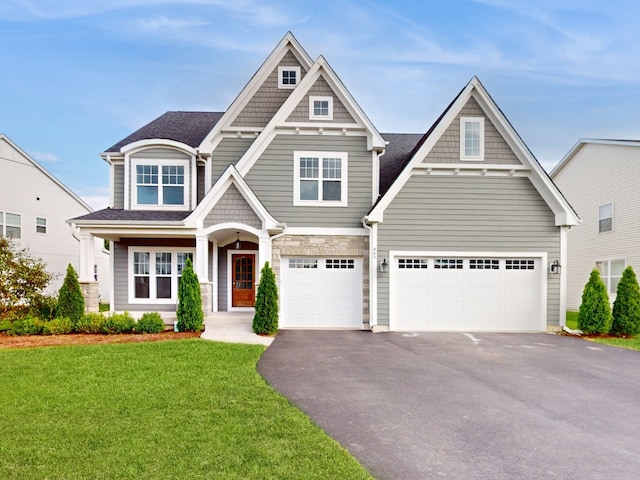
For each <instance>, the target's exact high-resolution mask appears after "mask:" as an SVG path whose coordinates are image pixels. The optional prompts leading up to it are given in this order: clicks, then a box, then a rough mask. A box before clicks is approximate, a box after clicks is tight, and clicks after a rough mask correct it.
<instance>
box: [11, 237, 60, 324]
mask: <svg viewBox="0 0 640 480" xmlns="http://www.w3.org/2000/svg"><path fill="white" fill-rule="evenodd" d="M50 280H51V274H50V273H49V272H47V270H46V265H45V264H44V262H42V260H40V259H36V258H34V257H32V256H31V254H30V253H29V250H28V249H27V248H20V247H19V246H18V244H17V243H16V242H14V241H13V240H11V239H8V238H5V237H0V317H2V316H3V315H5V314H7V313H9V312H16V313H17V312H18V311H20V310H26V309H27V308H39V307H40V306H41V305H42V303H43V301H44V298H45V296H44V290H45V289H46V288H47V285H49V281H50Z"/></svg>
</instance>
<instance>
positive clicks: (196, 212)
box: [70, 33, 578, 331]
mask: <svg viewBox="0 0 640 480" xmlns="http://www.w3.org/2000/svg"><path fill="white" fill-rule="evenodd" d="M102 158H103V159H104V160H105V161H106V162H107V163H108V164H109V166H110V169H111V204H110V208H108V209H105V210H101V211H98V212H94V213H91V214H88V215H84V216H81V217H77V218H74V219H72V220H70V222H71V223H73V224H74V225H76V226H77V227H78V228H79V230H80V232H81V236H80V238H81V241H82V242H86V243H87V245H88V244H89V242H91V241H92V238H93V237H94V236H97V237H99V238H104V239H108V240H110V241H111V245H112V247H111V251H112V252H113V257H112V271H113V282H112V285H111V289H112V296H111V299H112V304H111V306H112V309H113V310H117V311H121V310H128V311H132V312H136V311H137V312H142V311H150V310H156V311H164V312H174V311H175V309H176V296H177V295H176V294H177V286H178V281H179V278H180V274H181V271H182V268H183V266H184V263H185V261H186V259H187V258H192V259H193V262H194V266H195V270H196V273H197V274H198V277H199V279H200V282H201V285H202V291H203V306H204V309H205V312H206V313H207V314H209V315H210V314H213V312H222V311H227V312H232V311H251V310H252V308H253V303H254V298H255V290H256V283H257V282H258V280H259V279H258V275H259V271H260V269H261V267H262V265H263V264H264V263H265V262H266V261H269V262H270V264H271V265H272V266H273V268H274V270H275V273H276V277H277V281H278V286H279V291H280V310H281V315H280V327H281V328H351V329H371V330H373V331H385V330H398V331H402V330H469V331H473V330H503V331H505V330H506V331H510V330H520V331H544V330H546V329H548V328H557V327H558V326H559V325H561V324H562V323H563V322H564V315H563V313H562V312H563V311H564V308H565V305H564V301H563V298H564V291H563V290H562V285H563V282H562V281H561V279H562V275H563V273H562V269H556V268H554V267H553V265H557V264H558V262H559V263H562V262H563V258H564V256H565V255H566V252H565V247H566V231H567V228H568V227H570V226H571V225H575V224H577V223H578V218H577V215H576V214H575V213H574V211H573V210H572V209H571V207H570V206H569V204H568V203H567V202H566V200H565V199H564V197H563V196H562V195H561V194H560V192H559V191H558V190H557V189H556V187H555V186H554V185H553V183H552V182H551V181H550V179H549V178H548V176H547V175H546V173H545V172H544V171H543V169H542V168H541V167H540V165H539V164H538V162H537V161H536V160H535V158H534V157H533V156H532V154H531V153H530V152H529V150H528V149H527V147H526V146H525V145H524V143H523V142H522V140H521V139H520V137H519V136H518V135H517V133H516V132H515V131H514V129H513V127H512V126H511V125H510V124H509V122H508V121H507V119H506V118H505V117H504V115H503V114H502V112H501V111H500V109H499V108H498V107H497V106H496V105H495V103H494V102H493V100H492V99H491V97H490V96H489V94H488V93H487V92H486V90H485V89H484V87H483V86H482V84H481V83H480V82H479V81H478V79H477V78H473V79H472V80H471V81H470V82H469V83H468V84H467V85H466V86H465V87H464V89H463V90H462V91H461V92H460V93H459V95H458V96H457V97H456V98H455V99H454V100H453V102H452V103H451V104H450V105H449V106H448V107H447V108H446V110H445V111H444V112H443V114H442V115H441V116H440V118H438V120H437V121H436V122H435V124H434V125H433V126H432V127H431V128H430V129H429V131H428V132H427V133H426V134H425V135H415V134H381V133H379V132H378V131H377V130H376V128H375V126H374V125H373V124H372V123H371V121H370V120H369V119H368V118H367V116H366V115H365V113H364V112H363V111H362V109H361V108H360V106H359V105H358V103H357V102H356V101H355V100H354V98H353V97H352V96H351V94H350V93H349V91H348V90H347V89H346V87H345V86H344V85H343V84H342V82H341V81H340V79H339V78H338V76H337V75H336V73H335V72H334V71H333V70H332V69H331V67H330V66H329V64H328V63H327V61H326V60H325V58H324V57H322V56H320V57H319V58H318V59H317V60H315V61H314V60H312V59H311V58H310V57H309V55H308V54H307V53H306V52H305V51H304V50H303V49H302V47H301V46H300V45H299V43H298V42H297V40H296V39H295V38H294V37H293V35H291V34H290V33H289V34H287V35H286V36H285V37H284V38H283V39H282V40H281V42H280V43H279V44H278V45H277V46H276V48H275V49H274V50H273V52H272V53H271V54H270V55H269V56H268V58H267V59H266V60H265V62H264V63H263V64H262V66H261V67H260V69H259V70H258V72H257V73H256V74H255V75H254V76H253V77H252V78H251V79H250V81H249V83H248V84H247V85H246V86H245V87H244V89H243V90H242V91H241V92H240V94H239V95H238V97H237V98H236V99H235V100H234V101H233V103H232V104H231V105H230V106H229V108H228V109H227V110H226V111H225V112H168V113H166V114H164V115H162V116H161V117H159V118H157V119H156V120H153V121H152V122H151V123H149V124H148V125H146V126H144V127H142V128H141V129H140V130H138V131H136V132H134V133H132V134H131V135H130V136H128V137H127V138H125V139H123V140H121V141H119V142H117V143H116V144H115V145H113V146H111V147H110V148H108V149H107V150H106V151H105V152H104V153H102ZM82 251H83V252H84V255H85V260H84V262H81V265H84V267H81V269H82V271H81V280H82V279H90V275H89V274H90V270H89V267H88V266H89V265H91V264H92V259H91V258H90V256H91V252H90V249H88V248H85V249H83V250H82ZM550 265H551V270H550Z"/></svg>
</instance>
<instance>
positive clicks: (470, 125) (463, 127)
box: [460, 117, 484, 160]
mask: <svg viewBox="0 0 640 480" xmlns="http://www.w3.org/2000/svg"><path fill="white" fill-rule="evenodd" d="M460 159H461V160H484V118H482V117H461V118H460Z"/></svg>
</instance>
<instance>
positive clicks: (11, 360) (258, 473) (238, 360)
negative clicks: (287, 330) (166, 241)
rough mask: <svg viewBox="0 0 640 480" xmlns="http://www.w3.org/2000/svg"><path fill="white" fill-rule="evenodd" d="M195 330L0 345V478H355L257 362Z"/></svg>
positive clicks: (353, 466) (248, 350)
mask: <svg viewBox="0 0 640 480" xmlns="http://www.w3.org/2000/svg"><path fill="white" fill-rule="evenodd" d="M262 352H263V347H261V346H251V345H234V344H222V343H214V342H207V341H204V340H200V339H195V340H183V341H176V342H155V343H142V344H112V345H94V346H69V347H48V348H37V349H22V350H5V351H0V365H1V366H2V374H1V377H0V385H1V387H0V432H2V434H1V436H0V478H2V479H65V480H71V479H89V478H91V479H128V478H132V479H133V478H135V479H159V478H162V479H174V478H175V479H197V478H212V479H216V478H219V479H298V478H300V479H326V478H336V479H365V478H368V479H370V478H372V477H370V476H369V474H368V473H367V472H366V471H365V470H364V468H363V467H362V466H361V465H360V464H358V463H357V462H356V460H355V459H354V458H353V457H351V456H350V455H349V453H348V452H347V451H346V450H344V449H343V448H341V447H340V445H339V444H338V443H337V442H335V441H333V440H332V439H331V438H329V437H328V436H327V435H326V434H325V433H324V432H322V430H320V429H319V428H318V427H317V426H315V425H314V424H313V423H312V422H311V421H310V420H309V418H308V417H306V416H305V415H304V414H303V413H302V412H300V411H299V410H298V409H296V408H294V407H293V406H291V405H290V404H289V403H288V401H287V400H286V399H285V398H283V397H282V396H280V395H279V394H277V393H276V392H275V391H274V390H273V389H272V388H271V387H270V386H269V385H267V383H266V382H265V381H264V379H263V378H262V377H260V375H258V373H257V372H256V362H257V360H258V358H259V357H260V355H261V354H262Z"/></svg>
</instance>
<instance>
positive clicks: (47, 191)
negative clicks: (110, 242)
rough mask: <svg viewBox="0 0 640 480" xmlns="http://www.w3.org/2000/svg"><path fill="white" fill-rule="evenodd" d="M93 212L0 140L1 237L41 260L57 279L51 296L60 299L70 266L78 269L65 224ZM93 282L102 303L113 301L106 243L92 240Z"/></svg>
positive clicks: (3, 137)
mask: <svg viewBox="0 0 640 480" xmlns="http://www.w3.org/2000/svg"><path fill="white" fill-rule="evenodd" d="M92 211H93V209H92V208H91V207H90V206H89V205H87V204H86V203H85V202H84V201H82V199H80V197H78V196H77V195H76V194H75V193H73V192H72V191H71V190H69V189H68V188H67V187H65V186H64V185H63V184H62V183H61V182H60V181H59V180H58V179H56V178H55V177H54V176H53V175H51V174H50V173H49V172H47V171H46V170H45V169H44V168H43V167H42V166H41V165H39V164H38V162H36V161H35V160H34V159H33V158H31V157H30V156H29V155H27V153H25V152H24V151H23V150H22V149H21V148H20V147H18V146H17V145H16V144H15V143H13V142H12V141H11V140H10V139H9V138H8V137H7V136H6V135H2V134H0V235H2V236H5V237H12V238H13V239H14V240H16V241H17V242H19V243H20V245H21V246H23V247H27V248H28V249H29V252H30V254H31V255H32V256H33V257H36V258H40V259H42V260H43V261H44V263H45V264H46V267H47V270H48V271H49V272H50V273H52V274H53V275H54V277H53V279H52V281H51V283H50V284H49V288H48V293H50V294H57V291H58V289H59V288H60V286H61V285H62V282H63V280H64V276H65V274H66V271H67V265H69V264H72V265H73V266H74V268H75V269H76V270H78V268H79V267H80V251H79V249H78V245H79V238H78V236H77V232H75V231H74V230H73V229H72V228H71V227H70V226H69V225H68V224H67V223H66V220H67V218H69V216H72V215H73V216H77V215H85V214H87V213H89V212H92ZM91 244H92V252H91V253H92V255H93V260H92V263H91V265H90V270H91V275H92V276H91V278H90V279H88V280H94V281H96V280H97V281H99V282H100V283H101V285H103V287H102V288H101V290H100V292H99V295H100V297H101V301H105V302H108V301H109V288H108V285H109V283H110V281H111V276H110V275H111V271H110V267H109V253H108V252H106V251H103V246H104V242H103V240H102V239H99V238H95V239H92V243H91Z"/></svg>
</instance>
